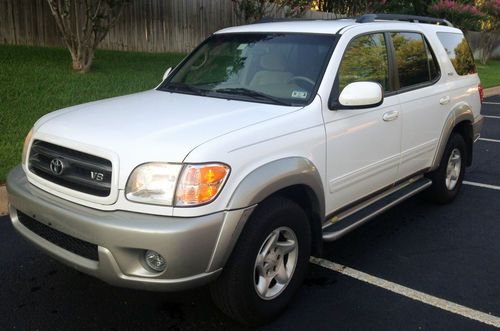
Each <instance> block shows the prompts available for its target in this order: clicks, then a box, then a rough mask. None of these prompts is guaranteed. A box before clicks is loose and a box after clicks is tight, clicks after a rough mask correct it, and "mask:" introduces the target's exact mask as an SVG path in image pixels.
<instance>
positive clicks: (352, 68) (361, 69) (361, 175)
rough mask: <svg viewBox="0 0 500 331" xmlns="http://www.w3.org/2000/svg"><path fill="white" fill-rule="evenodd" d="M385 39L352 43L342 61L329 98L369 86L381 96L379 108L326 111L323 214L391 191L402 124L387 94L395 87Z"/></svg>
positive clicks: (392, 96) (394, 101)
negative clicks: (380, 91)
mask: <svg viewBox="0 0 500 331" xmlns="http://www.w3.org/2000/svg"><path fill="white" fill-rule="evenodd" d="M344 37H345V36H344ZM386 37H388V35H386V34H384V33H372V34H364V35H360V36H356V37H354V38H352V40H351V41H350V42H349V44H348V46H347V48H346V50H345V52H344V55H343V57H342V61H341V64H340V67H339V70H338V73H337V77H336V81H335V84H336V88H334V92H333V93H334V95H333V96H332V97H334V98H335V93H336V94H339V93H340V92H341V91H342V89H343V88H344V87H345V86H346V85H347V84H349V83H352V82H356V81H373V82H377V83H379V84H381V85H382V87H383V89H384V91H385V98H384V101H383V103H382V104H381V105H380V106H377V107H372V108H365V109H333V110H330V109H328V108H326V109H324V113H323V116H324V120H325V128H326V137H327V179H328V187H327V190H328V191H327V192H325V194H326V197H327V199H326V204H327V206H326V209H327V213H332V212H334V211H336V210H338V209H339V208H342V207H344V206H346V205H348V204H349V203H351V202H354V201H357V200H360V199H362V198H364V197H367V196H369V195H370V194H372V193H374V192H376V191H379V190H381V189H383V188H386V187H388V186H391V185H392V184H394V182H395V180H396V176H397V173H398V165H399V161H400V153H401V127H402V120H401V117H400V116H399V115H400V107H399V102H398V97H397V95H395V94H391V93H390V92H391V91H392V85H393V83H392V82H391V79H390V74H389V72H390V71H389V61H388V52H387V46H386V45H387V44H386ZM335 91H338V92H335ZM359 93H360V95H361V94H362V93H363V91H359ZM337 97H338V95H337Z"/></svg>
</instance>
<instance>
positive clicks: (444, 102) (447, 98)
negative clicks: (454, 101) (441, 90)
mask: <svg viewBox="0 0 500 331" xmlns="http://www.w3.org/2000/svg"><path fill="white" fill-rule="evenodd" d="M448 102H450V97H449V96H445V97H442V98H441V99H439V103H440V104H442V105H446V104H447V103H448Z"/></svg>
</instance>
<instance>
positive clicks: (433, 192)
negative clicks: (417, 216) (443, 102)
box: [426, 133, 467, 204]
mask: <svg viewBox="0 0 500 331" xmlns="http://www.w3.org/2000/svg"><path fill="white" fill-rule="evenodd" d="M466 153H467V149H466V146H465V141H464V138H463V137H462V136H461V135H460V134H458V133H453V134H452V135H451V137H450V139H449V140H448V143H447V144H446V148H445V151H444V154H443V158H442V159H441V163H440V164H439V167H438V168H437V169H436V170H435V171H433V172H432V173H430V174H428V177H429V179H431V180H432V185H431V187H430V188H429V190H428V191H427V192H426V197H427V198H428V199H429V200H431V201H433V202H437V203H442V204H444V203H449V202H451V201H453V199H455V197H456V196H457V195H458V192H459V191H460V187H461V186H462V181H463V178H464V174H465V165H466V159H467V154H466Z"/></svg>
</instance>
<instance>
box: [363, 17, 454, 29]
mask: <svg viewBox="0 0 500 331" xmlns="http://www.w3.org/2000/svg"><path fill="white" fill-rule="evenodd" d="M375 20H386V21H404V22H414V23H429V24H438V25H447V26H451V27H453V24H451V22H450V21H447V20H445V19H443V18H435V17H427V16H415V15H400V14H366V15H363V16H359V17H358V18H357V19H356V23H369V22H374V21H375Z"/></svg>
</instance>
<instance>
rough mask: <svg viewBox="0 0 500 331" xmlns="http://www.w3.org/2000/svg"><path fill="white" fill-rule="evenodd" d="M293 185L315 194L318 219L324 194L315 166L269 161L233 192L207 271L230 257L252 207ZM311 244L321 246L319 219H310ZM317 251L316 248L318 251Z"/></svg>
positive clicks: (302, 160) (291, 160)
mask: <svg viewBox="0 0 500 331" xmlns="http://www.w3.org/2000/svg"><path fill="white" fill-rule="evenodd" d="M294 185H305V186H306V187H307V188H308V189H309V190H308V191H311V192H312V193H313V194H314V195H315V199H316V200H317V201H316V202H317V208H318V210H317V213H318V214H319V217H320V218H323V217H324V215H325V214H324V213H325V193H324V190H323V182H322V180H321V176H320V175H319V172H318V169H317V168H316V166H315V165H314V164H313V163H312V162H311V161H310V160H308V159H306V158H303V157H287V158H283V159H278V160H275V161H271V162H269V163H266V164H264V165H261V166H259V167H258V168H256V169H255V170H253V171H252V172H250V173H249V174H248V175H247V176H246V177H245V178H244V179H243V180H242V181H241V182H240V183H239V185H238V186H237V187H236V189H235V190H234V192H233V194H232V196H231V198H230V200H229V202H228V204H227V208H226V210H228V212H227V216H226V217H225V220H224V224H223V225H222V228H221V231H220V234H219V238H218V240H217V246H216V248H215V250H214V253H213V255H212V258H211V261H210V264H209V266H208V269H207V271H212V270H217V269H219V268H222V267H223V266H224V264H225V263H226V261H227V260H228V258H229V256H230V255H231V253H232V251H233V248H234V246H235V245H236V242H237V241H238V239H239V237H240V234H241V232H242V231H243V228H244V227H245V225H246V223H247V221H248V219H249V218H250V216H251V214H252V212H253V211H254V210H255V207H256V206H257V205H258V204H259V203H260V202H261V201H263V200H264V199H266V198H267V197H269V196H271V195H272V194H274V193H276V192H278V191H280V190H283V189H285V188H287V187H291V186H294ZM311 221H312V222H315V223H317V224H315V223H312V224H311V226H312V228H313V229H316V230H317V231H313V232H314V233H313V234H312V235H313V238H312V239H313V241H317V240H319V242H318V243H316V244H317V245H319V247H321V244H322V236H321V220H320V219H318V220H311ZM319 249H320V248H319Z"/></svg>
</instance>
